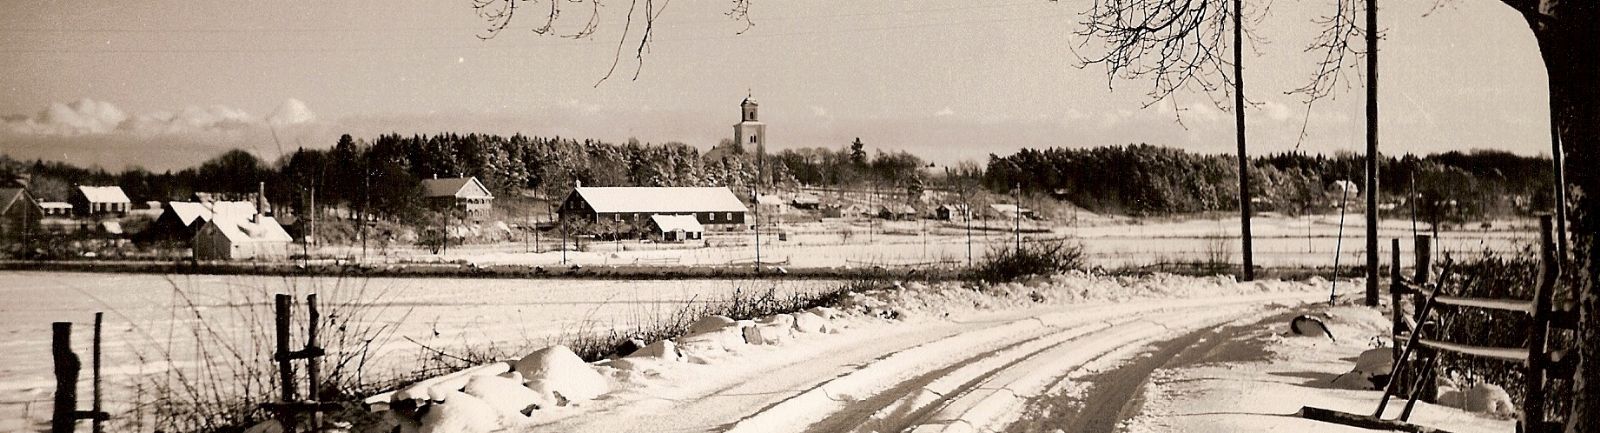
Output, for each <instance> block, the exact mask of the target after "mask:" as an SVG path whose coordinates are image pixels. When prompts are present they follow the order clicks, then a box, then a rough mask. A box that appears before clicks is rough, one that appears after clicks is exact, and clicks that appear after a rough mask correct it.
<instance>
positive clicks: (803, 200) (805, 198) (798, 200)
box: [791, 194, 822, 204]
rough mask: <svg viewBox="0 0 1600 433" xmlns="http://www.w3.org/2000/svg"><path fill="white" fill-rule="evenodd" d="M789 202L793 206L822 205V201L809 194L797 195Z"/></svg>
mask: <svg viewBox="0 0 1600 433" xmlns="http://www.w3.org/2000/svg"><path fill="white" fill-rule="evenodd" d="M791 202H792V203H795V204H818V203H822V200H821V199H819V198H817V196H815V195H811V194H797V195H795V196H794V200H791Z"/></svg>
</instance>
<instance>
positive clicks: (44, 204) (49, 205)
mask: <svg viewBox="0 0 1600 433" xmlns="http://www.w3.org/2000/svg"><path fill="white" fill-rule="evenodd" d="M39 207H40V208H44V209H72V203H67V202H64V201H41V202H39Z"/></svg>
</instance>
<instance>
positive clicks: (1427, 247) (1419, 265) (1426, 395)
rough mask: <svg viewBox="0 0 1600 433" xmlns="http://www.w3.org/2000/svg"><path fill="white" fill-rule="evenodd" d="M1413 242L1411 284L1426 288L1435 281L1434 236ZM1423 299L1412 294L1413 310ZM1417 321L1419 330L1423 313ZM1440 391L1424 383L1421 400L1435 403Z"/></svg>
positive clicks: (1414, 293)
mask: <svg viewBox="0 0 1600 433" xmlns="http://www.w3.org/2000/svg"><path fill="white" fill-rule="evenodd" d="M1412 242H1413V243H1414V244H1413V245H1412V246H1411V247H1412V248H1414V249H1415V250H1414V251H1412V254H1413V255H1415V256H1416V262H1415V263H1412V266H1414V267H1416V270H1415V272H1414V274H1413V275H1414V276H1413V277H1411V282H1412V283H1414V284H1415V285H1416V286H1417V287H1425V286H1426V285H1427V284H1428V282H1429V281H1431V280H1432V279H1433V236H1431V235H1425V234H1419V235H1416V239H1415V240H1413V241H1412ZM1439 283H1440V284H1444V282H1443V281H1440V282H1439ZM1434 290H1436V291H1437V290H1443V288H1442V287H1436V288H1434ZM1422 297H1423V295H1422V292H1419V291H1412V292H1411V305H1412V307H1413V308H1421V306H1422V303H1423V300H1422ZM1416 319H1417V327H1419V328H1420V327H1421V326H1422V322H1425V321H1426V320H1425V316H1422V314H1421V313H1417V315H1416ZM1411 332H1418V330H1416V329H1413V330H1411ZM1409 370H1411V371H1416V368H1415V366H1413V368H1411V369H1409ZM1438 391H1439V390H1438V388H1437V387H1436V385H1435V384H1434V382H1433V381H1431V380H1429V381H1423V382H1422V390H1421V394H1422V395H1421V398H1422V400H1423V401H1430V402H1431V401H1434V400H1435V398H1436V397H1438V395H1437V394H1438Z"/></svg>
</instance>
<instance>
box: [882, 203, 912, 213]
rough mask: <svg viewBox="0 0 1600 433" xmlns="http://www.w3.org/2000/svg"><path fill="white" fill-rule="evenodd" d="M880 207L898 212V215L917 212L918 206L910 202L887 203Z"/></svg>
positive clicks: (886, 210) (885, 210) (887, 210)
mask: <svg viewBox="0 0 1600 433" xmlns="http://www.w3.org/2000/svg"><path fill="white" fill-rule="evenodd" d="M880 209H882V210H883V211H884V212H889V213H893V214H898V215H906V214H914V213H917V208H914V207H911V205H908V204H886V205H883V207H882V208H880Z"/></svg>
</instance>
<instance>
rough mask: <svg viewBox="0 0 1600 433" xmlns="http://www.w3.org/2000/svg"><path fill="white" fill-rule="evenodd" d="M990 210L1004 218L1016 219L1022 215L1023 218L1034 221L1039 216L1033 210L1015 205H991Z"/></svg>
mask: <svg viewBox="0 0 1600 433" xmlns="http://www.w3.org/2000/svg"><path fill="white" fill-rule="evenodd" d="M989 210H991V211H993V212H994V213H995V214H997V215H998V216H1000V217H1004V218H1016V217H1017V215H1018V214H1021V215H1022V217H1023V218H1028V219H1032V218H1034V217H1036V216H1037V215H1035V214H1034V213H1033V209H1028V208H1025V207H1018V206H1017V205H1014V204H991V205H989Z"/></svg>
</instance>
